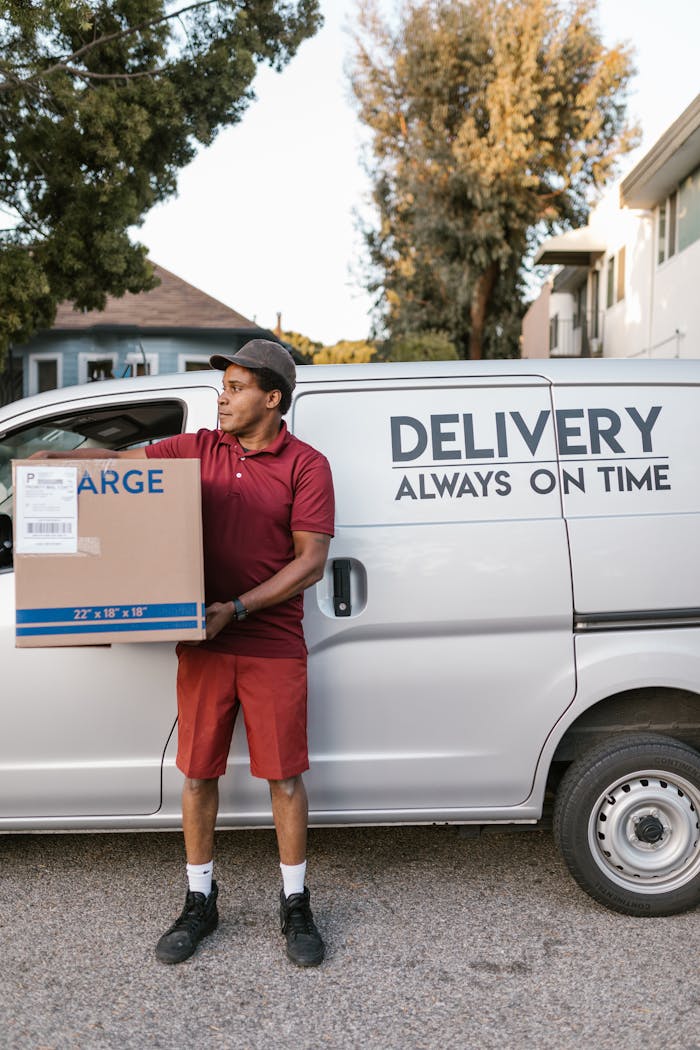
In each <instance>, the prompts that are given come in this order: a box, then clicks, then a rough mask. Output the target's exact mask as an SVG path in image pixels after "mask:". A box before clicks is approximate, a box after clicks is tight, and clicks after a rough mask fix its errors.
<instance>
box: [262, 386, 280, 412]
mask: <svg viewBox="0 0 700 1050" xmlns="http://www.w3.org/2000/svg"><path fill="white" fill-rule="evenodd" d="M281 400H282V391H281V390H268V392H267V401H266V402H265V407H266V408H279V406H280V402H281Z"/></svg>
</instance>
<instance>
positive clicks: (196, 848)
mask: <svg viewBox="0 0 700 1050" xmlns="http://www.w3.org/2000/svg"><path fill="white" fill-rule="evenodd" d="M177 654H178V676H177V699H178V751H177V766H178V768H179V769H180V770H182V772H183V773H184V774H185V783H184V785H183V789H182V829H183V832H184V837H185V851H186V854H187V881H188V890H187V896H186V897H185V907H184V908H183V910H182V913H181V915H180V916H179V918H178V919H177V920H176V921H175V922H174V923H173V925H172V926H171V927H170V928H169V929H168V930H166V932H165V933H164V934H163V936H162V937H161V938H160V940H159V941H158V945H157V947H156V956H157V958H158V959H160V961H161V962H166V963H178V962H182V961H183V959H187V958H189V956H190V955H192V953H193V952H194V950H195V948H196V947H197V945H198V944H199V942H200V941H201V940H202V938H203V937H206V935H207V934H208V933H211V932H212V930H214V929H216V926H217V924H218V921H219V916H218V912H217V907H216V900H217V896H218V887H217V885H216V883H215V882H214V881H213V879H212V870H213V856H214V827H215V824H216V814H217V810H218V807H219V780H218V778H219V776H220V775H221V774H223V772H224V771H225V769H226V756H227V755H228V750H229V746H230V744H231V734H232V732H233V725H234V722H235V718H236V711H237V708H238V703H237V700H236V685H235V679H236V658H235V657H234V656H230V655H229V654H226V653H212V652H208V651H206V650H201V649H198V648H197V646H186V645H179V646H178V648H177ZM194 773H198V774H200V775H199V776H194V775H192V774H194ZM202 774H203V775H202Z"/></svg>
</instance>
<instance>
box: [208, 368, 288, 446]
mask: <svg viewBox="0 0 700 1050" xmlns="http://www.w3.org/2000/svg"><path fill="white" fill-rule="evenodd" d="M278 403H279V392H278V391H276V390H271V391H265V390H261V389H260V387H259V386H258V381H257V378H256V376H255V372H252V371H250V369H248V368H242V367H241V366H240V365H229V366H228V368H227V369H226V371H225V372H224V379H223V390H222V391H221V394H220V395H219V426H220V427H221V429H222V430H223V431H224V432H225V433H226V434H238V435H242V434H246V433H250V432H251V431H253V430H256V429H257V428H258V427H260V426H261V425H264V424H265V423H266V421H267V420H269V419H270V418H271V416H272V413H273V412H274V410H275V408H276V407H277V404H278Z"/></svg>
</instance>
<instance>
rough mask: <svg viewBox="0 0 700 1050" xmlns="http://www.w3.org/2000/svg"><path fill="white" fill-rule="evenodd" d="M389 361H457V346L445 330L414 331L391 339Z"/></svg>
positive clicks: (386, 347) (387, 353)
mask: <svg viewBox="0 0 700 1050" xmlns="http://www.w3.org/2000/svg"><path fill="white" fill-rule="evenodd" d="M383 356H384V357H385V360H387V361H456V360H458V358H459V354H458V353H457V347H456V346H455V344H454V343H453V342H452V340H451V339H450V337H449V336H448V335H447V333H445V332H430V331H426V332H413V333H408V334H407V335H399V336H397V337H396V338H395V339H391V340H389V342H388V343H387V344H386V346H385V352H384V355H383Z"/></svg>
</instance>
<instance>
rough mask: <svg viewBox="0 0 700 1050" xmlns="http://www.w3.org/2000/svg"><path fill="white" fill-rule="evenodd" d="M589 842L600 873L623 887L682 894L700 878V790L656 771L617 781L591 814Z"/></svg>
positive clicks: (685, 781)
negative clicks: (693, 881) (681, 889)
mask: <svg viewBox="0 0 700 1050" xmlns="http://www.w3.org/2000/svg"><path fill="white" fill-rule="evenodd" d="M588 842H589V846H590V849H591V854H592V856H593V858H594V860H595V862H596V864H597V865H598V867H599V868H601V869H602V871H603V872H604V873H605V875H606V876H607V877H608V878H609V879H612V881H613V882H615V883H617V884H618V885H619V886H622V887H624V888H625V889H630V890H635V891H636V892H637V893H659V892H670V891H671V890H675V889H678V888H679V887H681V886H684V885H686V884H687V883H688V882H689V881H690V880H691V879H693V878H694V877H695V876H696V875H697V874H698V873H699V872H700V789H698V787H696V786H695V785H693V784H691V783H690V782H689V781H687V780H685V779H684V778H683V777H678V776H675V775H674V776H670V775H669V774H668V773H665V772H663V771H660V770H652V769H650V770H642V771H640V772H638V773H634V774H633V775H632V776H629V777H625V778H624V779H621V780H618V781H615V783H613V784H611V785H610V787H608V788H607V789H606V790H605V791H604V792H603V793H602V794H601V795H600V797H599V798H598V799H597V801H596V803H595V805H594V807H593V810H592V811H591V817H590V820H589V823H588Z"/></svg>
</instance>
